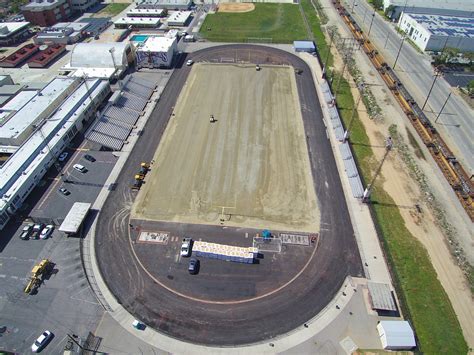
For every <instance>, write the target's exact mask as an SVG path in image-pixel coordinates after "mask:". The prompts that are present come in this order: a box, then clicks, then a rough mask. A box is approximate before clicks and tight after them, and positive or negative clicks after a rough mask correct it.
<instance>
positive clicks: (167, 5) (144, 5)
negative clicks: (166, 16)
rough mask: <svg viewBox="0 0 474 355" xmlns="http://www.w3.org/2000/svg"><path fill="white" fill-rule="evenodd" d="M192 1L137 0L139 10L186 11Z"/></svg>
mask: <svg viewBox="0 0 474 355" xmlns="http://www.w3.org/2000/svg"><path fill="white" fill-rule="evenodd" d="M191 3H192V0H141V1H140V0H139V1H138V3H137V8H139V9H170V10H175V9H178V10H187V9H189V7H190V6H191Z"/></svg>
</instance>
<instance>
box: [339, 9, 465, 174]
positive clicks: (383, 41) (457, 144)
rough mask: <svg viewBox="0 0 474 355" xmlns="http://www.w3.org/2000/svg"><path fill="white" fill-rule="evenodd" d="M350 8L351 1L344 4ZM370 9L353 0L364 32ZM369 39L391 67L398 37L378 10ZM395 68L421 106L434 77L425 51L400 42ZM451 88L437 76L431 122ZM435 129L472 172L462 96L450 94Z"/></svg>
mask: <svg viewBox="0 0 474 355" xmlns="http://www.w3.org/2000/svg"><path fill="white" fill-rule="evenodd" d="M346 8H347V9H348V10H349V11H350V10H351V9H352V1H350V2H349V3H348V4H346ZM372 14H373V9H372V8H371V7H370V5H369V4H367V2H365V1H362V0H355V6H354V14H353V16H354V18H355V19H356V21H357V23H358V24H359V25H360V26H361V27H362V28H363V29H364V30H365V33H368V30H369V27H370V23H371V22H372ZM370 39H371V40H372V42H373V43H374V44H375V46H376V47H377V49H378V50H379V52H380V53H382V55H383V56H384V57H385V60H386V61H387V63H388V65H390V66H391V67H393V64H394V62H395V58H396V56H397V52H398V50H399V48H400V44H401V42H402V37H401V36H400V35H399V34H398V33H396V31H395V30H394V29H393V26H391V25H390V24H389V23H388V22H387V21H385V20H384V19H382V18H381V17H380V16H379V15H378V14H376V15H375V17H374V21H373V24H372V28H371V31H370ZM395 69H396V72H397V75H398V77H399V78H400V80H401V81H402V82H403V84H404V85H405V86H406V87H407V88H408V90H409V91H410V93H411V94H412V96H413V97H414V98H415V100H416V101H417V102H418V104H419V105H420V107H422V106H423V104H424V102H425V100H426V97H427V95H428V92H429V90H430V87H431V85H432V83H433V79H434V71H433V68H432V67H431V65H430V63H429V59H428V58H427V56H426V55H420V53H418V52H417V51H416V50H415V49H414V48H413V47H412V46H411V45H410V44H409V43H407V42H405V43H403V46H402V50H401V52H400V56H399V58H398V61H397V64H396V66H395ZM451 91H452V89H451V86H450V85H449V84H448V83H447V82H446V80H444V79H443V78H442V77H440V78H438V80H437V81H436V84H435V86H434V88H433V90H432V92H431V95H430V98H429V101H428V103H427V104H426V107H425V114H427V116H428V118H430V119H431V121H432V122H434V121H435V119H436V116H437V114H438V112H439V111H440V110H441V107H442V106H443V104H444V102H445V101H446V98H447V97H448V95H449V93H450V92H451ZM435 127H436V129H438V131H439V132H440V134H441V135H442V136H443V138H444V139H445V140H446V141H447V143H448V145H449V147H450V148H451V150H452V151H453V153H454V154H455V155H456V157H457V158H458V160H459V161H460V162H461V163H462V164H463V166H464V168H465V169H466V171H467V172H468V174H469V175H471V174H473V173H474V144H473V142H474V140H473V137H474V110H472V109H471V108H470V107H469V106H468V105H467V104H466V103H465V102H464V100H463V99H462V98H460V97H458V96H457V95H452V96H451V98H450V99H449V101H448V103H447V104H446V107H445V108H444V110H443V114H442V115H441V116H440V119H439V120H438V122H437V124H436V125H435Z"/></svg>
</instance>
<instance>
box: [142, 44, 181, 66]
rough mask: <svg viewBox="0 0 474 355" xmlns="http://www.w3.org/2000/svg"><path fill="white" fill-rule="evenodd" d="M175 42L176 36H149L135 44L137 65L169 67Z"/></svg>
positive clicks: (175, 45)
mask: <svg viewBox="0 0 474 355" xmlns="http://www.w3.org/2000/svg"><path fill="white" fill-rule="evenodd" d="M177 42H178V41H177V39H176V37H174V38H170V37H156V36H154V37H149V38H148V39H147V40H146V41H145V42H142V43H140V44H138V46H137V67H139V68H170V67H171V65H172V64H173V57H174V54H175V53H176V50H177Z"/></svg>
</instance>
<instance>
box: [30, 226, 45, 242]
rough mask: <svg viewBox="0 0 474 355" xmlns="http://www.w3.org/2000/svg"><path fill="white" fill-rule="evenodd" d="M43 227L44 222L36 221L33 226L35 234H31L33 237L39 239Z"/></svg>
mask: <svg viewBox="0 0 474 355" xmlns="http://www.w3.org/2000/svg"><path fill="white" fill-rule="evenodd" d="M43 228H44V223H36V224H35V225H34V226H33V234H31V237H32V238H33V239H38V238H39V237H40V235H41V231H42V230H43Z"/></svg>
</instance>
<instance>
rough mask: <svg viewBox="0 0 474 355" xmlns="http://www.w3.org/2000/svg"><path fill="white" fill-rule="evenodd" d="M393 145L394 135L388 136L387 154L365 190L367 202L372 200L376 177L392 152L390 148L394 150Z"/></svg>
mask: <svg viewBox="0 0 474 355" xmlns="http://www.w3.org/2000/svg"><path fill="white" fill-rule="evenodd" d="M392 147H393V141H392V137H388V138H387V139H386V140H385V154H384V155H383V158H382V161H381V162H380V164H379V166H378V168H377V170H376V171H375V174H374V177H373V178H372V181H371V182H370V184H368V185H367V188H366V189H365V191H364V195H363V197H362V202H365V203H369V202H370V195H371V193H372V187H373V186H374V183H375V179H377V177H378V176H379V174H380V171H382V166H383V163H384V162H385V159H387V155H388V153H389V152H390V150H392Z"/></svg>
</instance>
